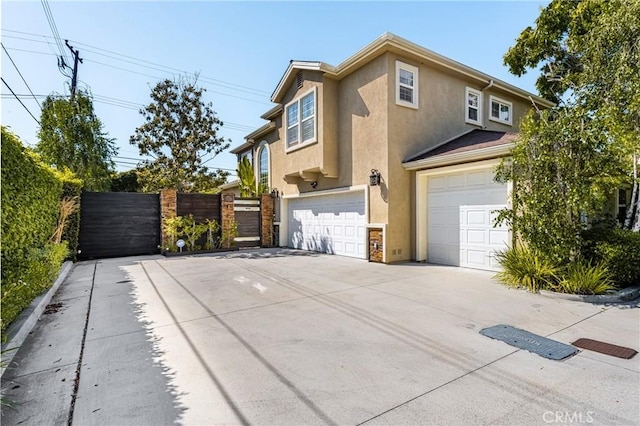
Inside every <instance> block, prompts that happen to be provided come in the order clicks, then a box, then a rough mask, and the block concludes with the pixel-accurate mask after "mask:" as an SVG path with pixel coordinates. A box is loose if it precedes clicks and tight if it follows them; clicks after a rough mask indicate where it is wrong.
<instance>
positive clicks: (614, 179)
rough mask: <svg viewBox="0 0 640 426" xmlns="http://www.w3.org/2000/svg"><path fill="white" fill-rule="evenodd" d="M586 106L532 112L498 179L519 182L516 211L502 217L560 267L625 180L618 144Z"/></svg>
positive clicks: (515, 187) (571, 256) (515, 188)
mask: <svg viewBox="0 0 640 426" xmlns="http://www.w3.org/2000/svg"><path fill="white" fill-rule="evenodd" d="M601 131H602V129H601V128H600V124H599V123H598V122H597V121H596V120H593V119H592V118H591V117H590V112H589V111H587V110H584V109H581V108H562V109H549V110H546V111H542V112H540V113H538V112H535V111H532V112H531V113H529V114H528V115H527V116H526V117H525V118H524V119H523V120H522V122H521V126H520V138H519V140H518V142H517V143H516V145H515V147H514V149H513V150H512V152H511V154H512V156H511V158H510V159H509V160H504V161H503V162H502V163H501V164H500V166H499V167H498V171H497V173H496V179H497V180H499V181H502V182H506V181H509V180H511V181H513V191H512V196H511V208H509V209H504V210H502V211H501V212H500V214H499V215H498V220H499V221H506V222H507V223H509V224H510V225H511V227H512V229H513V230H514V232H516V233H517V234H518V235H519V236H521V237H522V238H523V239H524V241H526V242H527V243H528V244H529V245H530V246H531V248H532V249H534V251H536V252H539V253H544V255H545V256H547V258H549V259H551V260H553V261H554V262H557V263H565V262H568V261H569V260H570V259H574V258H575V257H576V256H578V253H579V252H580V247H581V245H582V235H581V231H582V229H583V228H584V220H585V219H586V218H588V217H597V216H598V215H600V214H601V212H602V210H603V208H604V206H605V204H606V201H607V195H608V194H610V193H611V191H612V188H616V187H617V186H618V185H620V183H621V182H622V180H623V179H624V177H625V173H624V166H625V163H624V160H625V157H624V156H622V155H620V153H619V150H618V145H616V144H615V143H612V142H611V140H609V139H607V138H606V137H605V138H603V137H602V133H601Z"/></svg>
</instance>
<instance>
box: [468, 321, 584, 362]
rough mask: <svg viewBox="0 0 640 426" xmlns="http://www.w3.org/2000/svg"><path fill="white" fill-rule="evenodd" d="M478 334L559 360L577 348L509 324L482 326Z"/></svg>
mask: <svg viewBox="0 0 640 426" xmlns="http://www.w3.org/2000/svg"><path fill="white" fill-rule="evenodd" d="M480 334H482V335H484V336H487V337H491V338H492V339H496V340H501V341H503V342H505V343H507V344H509V345H511V346H515V347H516V348H520V349H524V350H526V351H529V352H533V353H534V354H537V355H540V356H541V357H544V358H548V359H554V360H557V361H559V360H561V359H565V358H568V357H570V356H572V355H575V354H576V353H577V352H578V350H577V349H576V348H574V347H573V346H571V345H567V344H564V343H561V342H556V341H555V340H551V339H547V338H546V337H542V336H538V335H537V334H533V333H529V332H528V331H526V330H521V329H519V328H515V327H512V326H510V325H502V324H501V325H495V326H493V327H488V328H483V329H482V330H480Z"/></svg>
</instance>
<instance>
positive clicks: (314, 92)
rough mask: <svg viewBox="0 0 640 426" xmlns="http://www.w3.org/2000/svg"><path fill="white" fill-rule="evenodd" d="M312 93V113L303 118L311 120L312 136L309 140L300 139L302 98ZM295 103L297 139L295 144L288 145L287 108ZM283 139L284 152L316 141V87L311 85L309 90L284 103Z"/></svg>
mask: <svg viewBox="0 0 640 426" xmlns="http://www.w3.org/2000/svg"><path fill="white" fill-rule="evenodd" d="M312 93H313V115H311V116H310V117H307V118H305V119H304V121H305V122H306V121H309V120H313V137H312V138H311V139H309V140H306V141H303V140H302V122H303V119H302V99H303V98H305V97H307V96H308V95H310V94H312ZM294 104H297V105H298V122H297V124H296V126H298V141H297V142H296V144H295V145H293V146H290V145H289V128H290V127H291V126H289V114H288V109H289V107H290V106H291V105H294ZM283 127H284V132H285V134H284V139H285V144H284V146H285V151H286V152H290V151H295V150H296V149H300V148H302V147H305V146H307V145H310V144H312V143H315V142H317V141H318V91H317V88H316V87H313V88H312V89H311V90H307V91H306V92H304V93H303V94H301V95H300V96H298V97H297V98H295V99H294V100H292V101H291V102H289V103H288V104H286V105H285V107H284V126H283Z"/></svg>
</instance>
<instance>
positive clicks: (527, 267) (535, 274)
mask: <svg viewBox="0 0 640 426" xmlns="http://www.w3.org/2000/svg"><path fill="white" fill-rule="evenodd" d="M496 258H497V259H498V262H499V263H500V265H501V266H502V268H503V270H502V271H500V272H498V273H497V274H496V279H498V281H500V282H502V283H503V284H505V285H507V286H510V287H515V288H525V289H527V290H529V291H532V292H538V291H540V290H543V289H546V288H549V287H550V286H552V285H553V284H554V283H555V281H557V278H558V273H559V268H558V267H557V266H556V265H555V264H554V263H552V262H551V261H549V260H548V259H546V258H545V257H544V256H542V255H541V254H540V253H537V252H535V251H533V250H531V249H530V248H528V247H526V246H518V247H514V248H509V249H507V250H504V251H501V252H498V253H497V254H496Z"/></svg>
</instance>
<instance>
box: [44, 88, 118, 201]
mask: <svg viewBox="0 0 640 426" xmlns="http://www.w3.org/2000/svg"><path fill="white" fill-rule="evenodd" d="M40 123H41V126H40V131H39V132H38V138H39V141H38V144H37V147H36V151H37V152H38V153H40V155H41V157H42V160H43V161H44V162H46V163H48V164H50V165H52V166H55V167H56V168H58V169H61V170H62V169H65V168H68V169H69V170H71V171H72V172H73V173H74V174H75V175H76V176H77V177H79V178H80V179H82V181H83V184H84V189H87V190H90V191H107V190H108V189H109V185H110V174H111V172H112V170H113V168H114V164H113V161H112V157H113V156H114V155H116V154H117V148H116V146H115V143H114V140H113V139H110V138H108V137H107V133H105V132H104V131H103V125H102V122H101V121H100V119H99V118H98V117H97V116H96V114H95V112H94V110H93V100H92V98H91V96H90V95H89V94H88V93H86V92H82V91H81V92H78V93H77V94H76V95H75V96H74V97H73V98H62V97H58V96H53V95H50V96H48V97H47V98H46V99H45V101H44V103H43V105H42V116H41V118H40Z"/></svg>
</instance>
